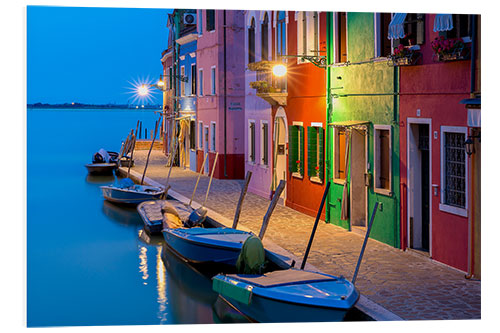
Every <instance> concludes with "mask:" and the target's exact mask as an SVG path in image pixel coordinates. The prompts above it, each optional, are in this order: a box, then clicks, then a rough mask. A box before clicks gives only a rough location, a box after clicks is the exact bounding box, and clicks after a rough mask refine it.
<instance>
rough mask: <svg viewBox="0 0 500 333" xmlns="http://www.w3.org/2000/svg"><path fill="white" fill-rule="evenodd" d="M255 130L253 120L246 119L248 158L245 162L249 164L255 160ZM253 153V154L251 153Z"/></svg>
mask: <svg viewBox="0 0 500 333" xmlns="http://www.w3.org/2000/svg"><path fill="white" fill-rule="evenodd" d="M256 142H257V131H256V130H255V120H254V119H248V159H247V162H248V163H250V164H256V163H255V161H256V160H257V157H256V155H257V149H255V148H256ZM252 153H253V154H252Z"/></svg>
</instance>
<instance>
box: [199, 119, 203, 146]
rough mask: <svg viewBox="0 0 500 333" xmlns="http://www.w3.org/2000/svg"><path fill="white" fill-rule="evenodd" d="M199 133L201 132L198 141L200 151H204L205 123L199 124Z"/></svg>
mask: <svg viewBox="0 0 500 333" xmlns="http://www.w3.org/2000/svg"><path fill="white" fill-rule="evenodd" d="M198 131H199V132H200V133H199V134H200V137H199V140H198V149H199V150H203V121H199V122H198Z"/></svg>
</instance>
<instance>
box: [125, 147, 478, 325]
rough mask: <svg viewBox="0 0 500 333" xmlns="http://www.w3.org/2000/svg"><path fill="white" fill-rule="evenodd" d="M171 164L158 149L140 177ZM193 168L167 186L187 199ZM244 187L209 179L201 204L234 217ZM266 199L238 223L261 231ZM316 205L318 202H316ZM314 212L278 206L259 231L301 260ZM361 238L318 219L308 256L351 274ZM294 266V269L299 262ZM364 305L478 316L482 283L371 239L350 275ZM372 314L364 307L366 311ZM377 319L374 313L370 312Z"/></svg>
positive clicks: (404, 313)
mask: <svg viewBox="0 0 500 333" xmlns="http://www.w3.org/2000/svg"><path fill="white" fill-rule="evenodd" d="M146 155H147V151H141V150H138V151H135V152H134V159H135V162H136V165H135V166H134V167H133V168H132V170H133V171H135V172H137V173H139V174H141V175H142V173H143V170H144V165H145V159H146ZM168 171H169V169H168V168H167V167H166V158H165V156H164V155H163V154H162V153H161V151H157V150H154V151H152V153H151V156H150V160H149V164H148V169H147V174H146V176H147V177H148V178H150V179H152V180H153V181H156V182H158V183H160V184H162V185H165V183H166V179H167V175H168ZM196 177H197V174H196V173H194V172H192V171H189V170H184V169H183V168H178V167H174V168H173V169H172V173H171V176H170V181H169V184H170V185H171V187H172V190H174V191H175V192H177V193H179V194H181V195H182V196H184V197H186V198H188V199H189V198H191V195H192V191H193V189H194V185H195V183H196ZM208 182H209V177H207V176H204V175H202V177H201V179H200V182H199V185H198V189H197V192H196V194H195V196H194V201H195V202H197V203H199V204H201V203H203V201H204V199H205V192H206V189H207V186H208ZM243 185H244V181H243V180H219V179H213V181H212V185H211V188H210V194H209V197H208V200H207V203H206V207H207V208H209V209H210V210H212V211H214V212H216V213H218V214H217V215H219V214H220V215H221V216H223V217H225V218H226V219H228V220H230V221H232V220H233V218H234V213H235V210H236V205H237V202H238V199H239V196H240V192H241V189H242V187H243ZM268 206H269V200H267V199H265V198H262V197H260V196H257V195H255V194H253V193H250V192H248V193H247V194H246V197H245V201H244V202H243V206H242V209H241V215H240V220H239V226H241V227H242V228H245V229H250V230H252V231H253V232H254V233H257V234H258V232H259V230H260V226H261V224H262V219H263V217H264V214H265V213H266V211H267V207H268ZM318 207H319V202H318ZM314 220H315V219H314V218H313V217H310V216H307V215H305V214H302V213H300V212H297V211H295V210H293V209H291V208H288V207H285V206H281V205H278V206H277V207H276V209H275V211H274V213H273V215H272V217H271V220H270V223H269V226H268V228H267V231H266V234H265V237H264V238H265V240H266V239H268V240H270V241H272V242H273V243H274V244H276V245H278V246H279V247H281V248H282V249H284V250H285V251H287V252H288V253H291V254H292V255H293V256H296V257H298V258H302V257H303V255H304V252H305V249H306V247H307V243H308V241H309V236H310V234H311V231H312V227H313V225H314ZM362 243H363V237H362V236H360V235H358V234H356V233H354V232H348V231H346V230H344V229H342V228H340V227H337V226H335V225H332V224H329V223H324V222H322V221H320V223H319V225H318V229H317V230H316V236H315V239H314V243H313V245H312V248H311V251H310V253H309V257H308V261H307V263H308V264H311V265H312V266H313V267H315V268H317V269H318V270H320V271H322V272H325V273H329V274H333V275H337V276H339V275H343V276H344V277H346V278H347V279H349V280H350V279H352V276H353V274H354V269H355V266H356V262H357V260H358V256H359V253H360V250H361V246H362ZM296 267H300V260H298V261H297V264H296ZM356 287H357V288H358V290H359V291H360V292H361V294H362V296H363V298H362V299H360V302H358V305H360V306H359V307H361V306H363V307H364V309H362V310H363V311H365V310H366V309H367V308H371V309H372V310H371V312H372V313H375V314H377V313H378V314H379V317H378V318H379V319H382V320H391V319H392V320H397V319H402V320H438V319H480V318H481V282H480V281H477V280H467V279H465V278H464V273H463V272H460V271H457V270H455V269H453V268H450V267H448V266H446V265H443V264H440V263H437V262H435V261H433V260H431V259H429V258H427V257H424V256H422V255H418V254H414V253H412V252H407V251H406V252H405V251H401V250H399V249H395V248H393V247H391V246H388V245H386V244H383V243H380V242H377V241H375V240H371V239H370V240H369V241H368V243H367V247H366V250H365V254H364V257H363V262H362V264H361V268H360V270H359V273H358V277H357V280H356ZM367 313H368V314H370V313H369V312H367ZM375 319H377V318H375Z"/></svg>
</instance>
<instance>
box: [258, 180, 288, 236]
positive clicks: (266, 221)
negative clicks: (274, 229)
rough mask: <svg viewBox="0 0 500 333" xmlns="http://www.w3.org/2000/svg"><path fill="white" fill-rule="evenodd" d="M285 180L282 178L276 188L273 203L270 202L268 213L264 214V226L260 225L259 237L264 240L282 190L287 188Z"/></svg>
mask: <svg viewBox="0 0 500 333" xmlns="http://www.w3.org/2000/svg"><path fill="white" fill-rule="evenodd" d="M285 183H286V181H285V180H283V179H282V180H280V183H279V185H278V187H277V188H276V191H275V192H274V196H273V200H271V203H270V204H269V208H268V209H267V213H266V215H264V220H263V221H262V227H260V232H259V238H260V239H261V240H262V239H263V238H264V234H265V233H266V230H267V226H268V224H269V220H270V219H271V214H272V213H273V211H274V208H275V207H276V204H277V203H278V200H279V198H280V195H281V192H283V189H284V188H285Z"/></svg>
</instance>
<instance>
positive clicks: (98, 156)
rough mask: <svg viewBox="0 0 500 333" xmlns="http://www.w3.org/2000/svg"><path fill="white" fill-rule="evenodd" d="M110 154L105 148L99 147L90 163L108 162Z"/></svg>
mask: <svg viewBox="0 0 500 333" xmlns="http://www.w3.org/2000/svg"><path fill="white" fill-rule="evenodd" d="M109 161H110V156H109V154H108V151H107V150H106V149H103V148H101V149H99V151H98V152H97V153H95V154H94V156H93V159H92V163H109Z"/></svg>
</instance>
